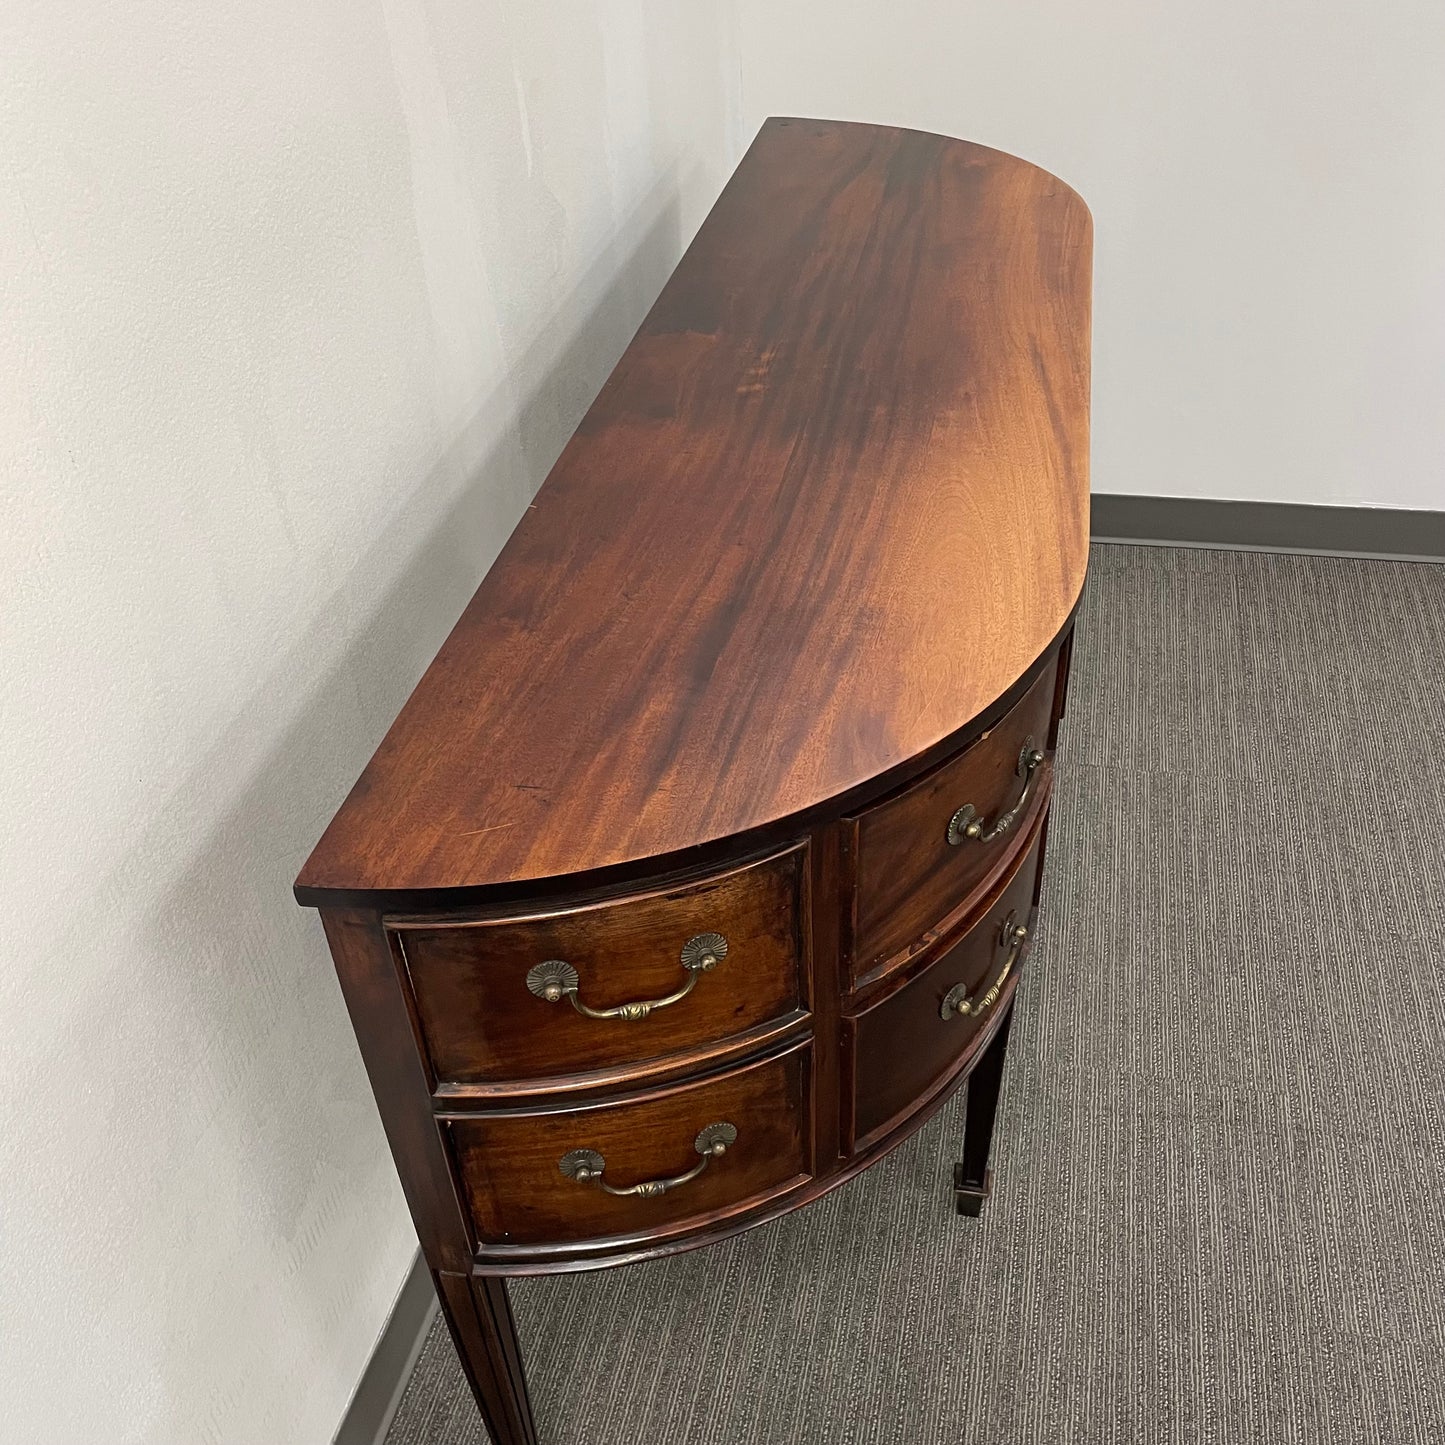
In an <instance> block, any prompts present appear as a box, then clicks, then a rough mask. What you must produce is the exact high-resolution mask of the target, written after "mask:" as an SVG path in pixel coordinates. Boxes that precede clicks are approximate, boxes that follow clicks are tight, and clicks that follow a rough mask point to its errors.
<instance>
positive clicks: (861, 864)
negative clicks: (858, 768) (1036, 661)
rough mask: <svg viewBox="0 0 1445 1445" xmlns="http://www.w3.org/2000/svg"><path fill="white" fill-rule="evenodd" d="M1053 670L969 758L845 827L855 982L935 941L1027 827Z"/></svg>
mask: <svg viewBox="0 0 1445 1445" xmlns="http://www.w3.org/2000/svg"><path fill="white" fill-rule="evenodd" d="M1057 666H1058V664H1057V661H1056V660H1055V661H1052V662H1051V663H1050V664H1049V666H1048V667H1046V668H1045V669H1044V672H1043V675H1042V676H1041V677H1040V678H1039V679H1038V681H1037V682H1035V683H1034V685H1033V686H1032V687H1031V688H1030V689H1029V691H1028V692H1027V693H1025V694H1024V696H1023V698H1021V699H1020V701H1019V702H1018V703H1017V704H1016V705H1015V706H1014V708H1013V709H1012V710H1011V711H1010V712H1009V713H1007V714H1006V715H1005V716H1004V717H1003V718H1002V719H1001V720H1000V721H999V723H998V724H997V725H996V726H995V727H994V728H993V729H992V730H991V731H989V732H987V733H985V734H984V735H983V736H982V737H981V738H979V739H978V740H977V741H976V742H975V743H974V744H973V745H972V746H971V747H970V748H968V749H967V751H965V752H963V753H961V754H959V756H957V757H955V758H953V759H952V760H950V761H949V762H946V763H944V764H943V765H942V766H941V767H938V768H936V769H934V771H933V772H931V773H929V774H928V775H927V776H926V777H924V778H923V779H921V780H920V781H919V782H917V783H914V784H913V785H912V786H911V787H909V788H907V789H905V790H904V791H903V792H901V793H898V794H896V795H895V796H894V797H892V798H889V799H888V800H887V801H885V802H882V803H878V804H877V805H875V806H874V807H872V808H869V809H868V810H867V811H866V812H864V813H860V814H859V815H858V816H857V817H856V818H854V819H853V820H852V822H853V824H854V828H855V834H854V850H855V853H854V856H855V863H854V876H855V878H856V880H857V881H856V888H857V894H856V914H855V925H854V941H853V952H852V974H851V976H852V979H853V981H854V983H858V982H860V981H862V980H864V979H867V978H869V977H871V976H873V975H876V974H879V973H881V972H883V971H885V970H886V969H888V968H889V967H891V966H894V965H896V964H897V963H900V962H902V961H904V960H906V959H907V958H908V957H910V956H912V955H913V954H915V953H918V952H919V951H921V950H922V949H924V948H926V947H928V946H929V945H930V944H931V943H932V942H934V941H935V940H936V939H937V938H938V937H939V935H940V934H941V933H942V932H943V931H944V929H945V927H946V926H947V921H949V920H951V919H952V918H954V917H956V916H957V914H958V912H959V910H960V909H963V908H964V907H965V906H967V905H968V904H969V903H970V902H971V900H970V897H969V895H970V894H971V893H972V892H973V891H974V890H975V889H976V888H977V887H978V886H979V885H980V884H982V883H984V882H985V881H986V880H987V878H988V875H989V874H990V873H991V872H992V871H993V870H994V869H995V868H996V867H997V866H998V865H999V864H1000V863H1002V862H1003V861H1004V860H1005V858H1006V857H1007V854H1008V852H1009V849H1010V847H1011V846H1012V845H1014V844H1015V843H1016V842H1017V839H1018V837H1019V835H1020V833H1021V832H1022V831H1023V830H1024V829H1025V828H1026V827H1027V826H1028V824H1029V823H1030V821H1031V819H1032V815H1033V812H1034V807H1035V805H1036V804H1037V802H1038V801H1039V795H1040V794H1041V793H1042V792H1043V791H1044V790H1045V789H1046V788H1047V786H1048V773H1049V768H1050V766H1051V765H1050V763H1049V760H1048V759H1047V757H1046V756H1045V751H1044V750H1045V749H1046V747H1047V746H1048V739H1049V726H1050V722H1051V719H1052V714H1053V703H1054V679H1055V673H1056V671H1057Z"/></svg>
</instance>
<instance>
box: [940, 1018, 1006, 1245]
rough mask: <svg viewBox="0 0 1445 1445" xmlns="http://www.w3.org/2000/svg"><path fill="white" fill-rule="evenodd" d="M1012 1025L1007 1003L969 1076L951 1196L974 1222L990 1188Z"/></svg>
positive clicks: (981, 1210) (962, 1212)
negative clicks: (992, 1150)
mask: <svg viewBox="0 0 1445 1445" xmlns="http://www.w3.org/2000/svg"><path fill="white" fill-rule="evenodd" d="M1012 1023H1013V1004H1012V1002H1010V1004H1009V1011H1008V1013H1006V1014H1005V1015H1004V1020H1003V1023H1001V1024H1000V1025H999V1030H998V1032H997V1033H996V1034H995V1035H994V1036H993V1038H991V1039H990V1040H989V1043H988V1047H987V1048H986V1049H985V1050H984V1051H983V1057H982V1058H980V1059H979V1061H978V1063H977V1064H975V1065H974V1068H973V1072H972V1073H971V1074H970V1075H969V1076H968V1099H967V1103H966V1104H965V1106H964V1107H965V1110H966V1117H965V1122H964V1126H963V1159H962V1160H961V1161H960V1162H959V1163H957V1164H955V1165H954V1166H953V1193H954V1199H955V1201H956V1203H957V1205H958V1212H959V1213H960V1214H968V1215H972V1216H973V1217H975V1218H977V1216H978V1215H979V1214H981V1213H982V1212H983V1201H984V1200H985V1199H987V1198H988V1195H989V1190H990V1189H991V1188H992V1187H993V1170H991V1169H990V1168H989V1167H988V1151H989V1146H990V1145H991V1144H992V1143H993V1119H994V1114H995V1113H996V1112H997V1111H998V1091H999V1086H1000V1085H1001V1084H1002V1083H1003V1063H1004V1055H1005V1054H1006V1053H1007V1052H1008V1031H1009V1026H1010V1025H1011V1024H1012Z"/></svg>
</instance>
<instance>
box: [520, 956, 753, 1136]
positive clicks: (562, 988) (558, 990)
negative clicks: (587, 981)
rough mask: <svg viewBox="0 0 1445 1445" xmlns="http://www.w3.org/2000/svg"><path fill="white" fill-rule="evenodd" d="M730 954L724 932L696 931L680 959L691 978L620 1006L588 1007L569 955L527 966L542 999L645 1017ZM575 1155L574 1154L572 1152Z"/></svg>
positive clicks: (609, 1015)
mask: <svg viewBox="0 0 1445 1445" xmlns="http://www.w3.org/2000/svg"><path fill="white" fill-rule="evenodd" d="M727 956H728V941H727V939H726V938H724V937H723V936H722V934H720V933H696V934H694V935H693V936H692V937H691V938H689V939H688V941H687V942H686V943H684V944H683V946H682V956H681V959H680V960H679V961H680V962H681V964H682V966H683V968H684V969H686V970H687V982H686V983H685V984H683V986H682V987H681V988H680V989H678V990H677V992H676V993H670V994H668V995H667V997H666V998H650V999H646V1000H644V1001H643V1002H641V1003H620V1004H618V1005H617V1007H616V1008H588V1007H587V1005H586V1004H585V1003H583V1002H582V1000H581V999H580V998H578V997H577V986H578V982H579V980H578V978H577V970H576V969H575V968H573V967H572V965H571V964H570V963H568V962H567V961H566V960H565V959H561V958H549V959H548V960H547V961H546V962H545V963H539V964H536V965H535V966H534V967H532V968H530V969H528V970H527V987H528V988H529V989H531V990H532V992H533V993H534V994H536V995H537V997H538V998H540V999H545V1000H546V1001H547V1002H548V1003H558V1002H560V1001H561V1000H562V999H564V998H565V999H568V1000H570V1001H571V1004H572V1007H573V1008H575V1009H576V1010H577V1012H578V1013H579V1014H583V1015H585V1016H586V1017H587V1018H589V1019H645V1018H646V1017H647V1016H648V1014H650V1013H652V1012H653V1011H654V1010H655V1009H660V1008H666V1007H667V1006H668V1004H671V1003H676V1002H677V1001H678V1000H679V999H684V998H686V997H687V996H688V994H690V993H691V992H692V990H693V988H694V986H695V985H696V983H697V980H698V977H699V975H701V974H704V973H711V972H712V970H713V969H715V968H716V967H717V966H718V964H720V963H721V962H722V961H723V959H725V958H726V957H727ZM568 1157H569V1158H570V1157H571V1156H570V1155H569V1156H568Z"/></svg>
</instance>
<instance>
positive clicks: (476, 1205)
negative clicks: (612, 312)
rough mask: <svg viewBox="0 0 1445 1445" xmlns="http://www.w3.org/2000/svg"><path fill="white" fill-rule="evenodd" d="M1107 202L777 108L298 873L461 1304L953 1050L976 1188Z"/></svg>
mask: <svg viewBox="0 0 1445 1445" xmlns="http://www.w3.org/2000/svg"><path fill="white" fill-rule="evenodd" d="M1090 250H1091V227H1090V220H1089V214H1088V211H1087V209H1086V208H1085V206H1084V204H1083V203H1082V202H1081V201H1080V200H1079V198H1078V196H1076V195H1075V194H1074V192H1073V191H1071V190H1070V189H1069V188H1068V187H1067V186H1066V185H1064V184H1063V183H1062V182H1061V181H1058V180H1056V179H1055V178H1054V177H1053V176H1051V175H1049V174H1047V173H1046V172H1044V171H1042V170H1039V169H1038V168H1037V167H1035V166H1032V165H1028V164H1026V163H1025V162H1023V161H1020V160H1016V159H1014V158H1012V157H1010V156H1007V155H1003V154H1001V153H1000V152H998V151H994V150H988V149H986V148H984V147H982V146H976V145H970V144H967V143H966V142H963V141H956V140H949V139H945V138H943V137H940V136H935V135H926V134H922V133H919V132H916V131H906V130H894V129H888V128H884V127H880V126H868V125H850V124H841V123H837V122H829V121H815V120H771V121H769V122H768V123H767V124H766V125H765V126H764V127H763V129H762V131H761V132H760V133H759V135H758V137H757V139H756V140H755V141H754V142H753V145H752V147H751V149H750V150H749V151H748V153H747V155H746V156H745V157H744V159H743V161H742V163H741V164H740V165H739V167H738V169H737V172H736V174H735V175H734V176H733V177H732V179H731V180H730V181H729V182H728V185H727V187H726V188H725V189H724V191H723V193H722V196H721V198H720V199H719V200H718V203H717V205H716V206H715V207H714V209H713V211H712V213H711V215H710V216H709V217H708V218H707V220H706V221H705V222H704V224H703V226H702V228H701V230H700V231H699V232H698V234H697V238H696V239H695V240H694V241H693V243H692V245H691V246H690V247H689V248H688V251H687V254H686V255H685V256H684V257H683V259H682V261H681V263H680V264H679V265H678V267H677V270H676V271H675V272H674V273H673V275H672V278H671V279H670V280H669V281H668V283H667V285H666V287H665V288H664V289H663V292H662V295H661V296H660V297H659V298H658V301H657V304H656V305H655V306H654V307H653V308H652V310H651V312H650V313H649V314H648V316H647V319H646V320H645V321H644V322H643V324H642V327H641V329H640V330H639V331H638V333H637V335H636V337H635V338H634V340H633V341H632V343H631V345H630V346H629V347H628V348H627V350H626V352H625V353H624V354H623V356H622V359H621V360H620V361H619V362H618V364H617V367H616V369H615V370H614V371H613V373H612V375H611V376H610V377H609V378H608V380H607V382H606V383H605V385H604V386H603V388H602V391H601V393H600V394H599V396H598V397H597V400H596V401H595V402H594V403H593V405H592V407H591V409H590V410H589V411H588V412H587V415H586V416H585V417H584V419H583V421H582V424H581V425H580V426H579V427H578V429H577V432H576V434H575V435H574V436H573V437H572V439H571V441H570V442H569V443H568V445H567V447H566V450H565V451H564V452H563V453H562V456H561V458H560V460H559V461H558V462H557V465H556V466H555V467H554V468H553V470H552V473H551V475H550V476H549V477H548V479H547V481H546V482H545V484H544V485H543V486H542V488H541V490H540V491H539V492H538V493H537V497H536V500H535V503H534V504H533V505H532V506H531V507H529V508H528V510H527V511H526V513H525V515H524V516H523V518H522V520H521V522H520V523H519V524H518V526H517V529H516V531H515V533H514V534H513V535H512V537H511V539H510V541H509V542H508V543H507V545H506V547H505V548H504V549H503V551H502V553H501V555H500V556H499V557H498V559H497V561H496V563H495V565H494V566H493V567H492V569H491V571H490V572H489V573H488V574H487V576H486V578H485V580H484V581H483V582H482V584H481V586H480V587H479V589H478V590H477V593H476V595H475V597H474V598H473V599H472V601H471V603H470V604H469V605H468V607H467V609H466V611H465V612H464V613H463V615H462V618H461V620H460V621H459V622H458V623H457V626H456V628H455V630H454V631H453V632H452V634H451V636H450V637H449V638H448V639H447V641H446V643H445V645H444V646H443V647H442V649H441V651H440V652H439V653H438V654H437V657H436V659H435V661H434V662H433V663H432V664H431V667H430V668H429V669H428V671H427V673H426V675H425V676H424V677H423V678H422V680H421V682H420V683H419V684H418V686H417V688H416V690H415V692H414V693H413V694H412V696H411V698H410V700H409V701H408V702H407V704H406V706H405V707H404V708H403V709H402V712H401V715H400V716H399V717H398V718H397V720H396V722H395V724H394V725H393V727H392V728H391V731H390V732H389V733H388V734H387V736H386V738H385V740H384V741H383V742H382V744H381V746H380V748H378V750H377V752H376V755H375V757H373V758H372V760H371V762H370V763H369V764H368V765H367V767H366V770H365V771H364V772H363V773H362V775H361V778H360V780H359V781H358V782H357V784H356V786H355V788H354V789H353V790H352V792H351V795H350V796H349V797H348V798H347V800H346V801H345V803H344V804H343V805H342V807H341V810H340V811H339V812H338V813H337V815H336V817H335V819H334V820H333V822H332V823H331V825H330V827H329V828H327V830H326V832H325V834H324V836H323V837H322V839H321V841H320V842H319V843H318V844H317V846H316V850H315V852H313V854H312V855H311V857H310V859H309V860H308V861H307V863H306V865H305V867H304V868H303V869H302V871H301V875H300V877H299V878H298V879H297V882H296V896H297V898H298V899H299V900H300V901H301V902H302V903H304V904H309V905H313V906H315V907H317V908H319V909H320V910H321V916H322V922H323V923H324V925H325V929H326V935H327V938H328V940H329V942H330V945H331V951H332V955H333V957H334V959H335V963H336V969H337V973H338V975H339V977H340V980H341V986H342V989H343V991H344V993H345V997H346V1002H347V1007H348V1008H349V1010H350V1013H351V1019H352V1022H353V1025H354V1026H355V1030H356V1036H357V1039H358V1042H359V1043H360V1046H361V1052H362V1055H363V1058H364V1059H365V1063H366V1068H367V1071H368V1074H369V1076H370V1079H371V1083H372V1087H373V1089H374V1091H375V1094H376V1101H377V1106H378V1108H379V1109H380V1111H381V1117H382V1121H383V1123H384V1125H385V1128H386V1133H387V1137H388V1139H389V1141H390V1144H391V1148H392V1152H393V1154H394V1155H395V1158H396V1165H397V1169H398V1171H399V1172H400V1175H401V1181H402V1184H403V1187H404V1189H405V1191H406V1197H407V1201H408V1203H409V1204H410V1207H411V1212H412V1215H413V1218H414V1219H415V1221H416V1228H417V1233H418V1235H419V1237H420V1240H421V1245H422V1248H423V1250H424V1252H425V1254H426V1258H427V1261H428V1263H429V1264H430V1267H431V1270H432V1272H433V1277H434V1279H435V1282H436V1287H437V1293H438V1295H439V1297H440V1300H441V1303H442V1307H443V1309H444V1311H445V1314H446V1318H447V1321H448V1323H449V1325H450V1327H451V1331H452V1336H453V1338H454V1340H455V1341H456V1345H457V1349H458V1352H459V1354H460V1355H461V1358H462V1361H463V1364H464V1366H465V1368H466V1371H467V1375H468V1378H469V1380H470V1382H471V1385H472V1388H473V1390H474V1392H475V1394H476V1397H477V1401H478V1404H479V1406H480V1408H481V1411H482V1414H483V1415H484V1417H485V1419H486V1422H487V1426H488V1428H489V1429H490V1431H491V1433H492V1437H493V1439H494V1440H495V1441H497V1442H498V1445H523V1442H532V1441H535V1439H536V1434H535V1429H534V1426H533V1423H532V1415H531V1409H530V1405H529V1402H528V1398H527V1390H526V1385H525V1382H524V1377H523V1368H522V1360H521V1355H520V1352H519V1349H518V1345H517V1339H516V1334H515V1330H514V1328H513V1324H512V1316H511V1311H510V1308H509V1305H508V1302H507V1295H506V1277H507V1276H508V1275H516V1274H531V1273H541V1272H547V1271H556V1270H576V1269H591V1268H596V1267H599V1266H603V1265H613V1264H623V1263H626V1262H628V1261H632V1260H639V1259H645V1258H649V1257H651V1256H655V1255H659V1254H665V1253H668V1252H670V1251H673V1250H679V1249H687V1248H691V1247H693V1246H696V1245H700V1244H705V1243H708V1242H709V1241H712V1240H716V1239H720V1238H722V1237H724V1236H726V1235H729V1234H732V1233H734V1232H736V1231H738V1230H740V1229H744V1228H747V1227H748V1226H750V1225H754V1224H758V1223H761V1222H762V1221H764V1220H767V1219H771V1218H774V1217H775V1216H777V1215H779V1214H781V1213H783V1212H784V1211H786V1210H790V1209H795V1208H797V1207H798V1206H800V1205H803V1204H806V1203H808V1202H809V1201H810V1200H812V1199H816V1198H817V1197H818V1196H819V1195H820V1194H822V1193H824V1192H825V1191H826V1190H829V1189H831V1188H833V1187H834V1186H835V1185H837V1184H839V1183H841V1182H842V1181H844V1180H845V1179H847V1178H849V1177H850V1176H851V1175H853V1174H855V1173H857V1172H858V1171H859V1170H860V1169H864V1168H866V1167H867V1166H868V1165H869V1164H871V1163H872V1162H873V1161H874V1160H876V1159H878V1158H879V1157H880V1156H881V1155H882V1154H884V1153H886V1152H887V1151H888V1150H889V1149H891V1148H892V1147H893V1146H894V1145H896V1144H898V1143H899V1142H900V1141H901V1140H903V1139H904V1138H906V1137H907V1136H908V1135H909V1134H910V1133H911V1132H912V1131H914V1130H915V1129H917V1128H918V1127H919V1126H920V1125H921V1124H922V1123H923V1122H924V1121H925V1120H927V1119H928V1118H929V1117H930V1116H931V1115H932V1114H933V1113H934V1112H935V1111H936V1110H937V1109H938V1108H939V1107H940V1106H941V1105H942V1103H943V1102H944V1101H945V1100H946V1099H947V1098H948V1096H949V1095H950V1094H951V1093H952V1092H953V1091H954V1090H955V1089H956V1088H957V1087H958V1086H959V1085H960V1084H962V1083H963V1082H964V1081H965V1079H967V1080H969V1088H968V1098H967V1112H966V1124H965V1138H964V1140H963V1148H962V1154H963V1157H962V1160H961V1162H959V1163H958V1164H957V1165H956V1166H955V1168H954V1174H953V1188H954V1196H955V1198H956V1200H957V1204H958V1207H959V1209H960V1211H961V1212H963V1213H977V1212H978V1209H979V1207H980V1205H981V1204H982V1201H983V1199H984V1197H985V1196H986V1194H987V1192H988V1188H989V1174H988V1170H987V1159H988V1151H989V1137H990V1134H991V1132H992V1127H993V1115H994V1105H995V1100H996V1098H997V1094H998V1086H999V1078H1000V1074H1001V1070H1002V1065H1003V1051H1004V1046H1005V1043H1006V1040H1007V1035H1008V1027H1009V1019H1010V1015H1011V1008H1012V1003H1013V997H1014V990H1015V989H1016V987H1017V985H1018V980H1019V977H1020V975H1021V973H1022V971H1023V969H1024V967H1025V965H1026V960H1027V956H1028V949H1029V941H1030V937H1031V935H1032V933H1033V930H1034V920H1035V913H1036V910H1037V908H1038V906H1039V898H1040V886H1041V869H1042V866H1043V853H1044V840H1045V832H1046V825H1047V820H1048V807H1049V795H1050V784H1051V781H1052V768H1053V762H1052V759H1053V752H1054V747H1055V744H1056V742H1057V738H1058V731H1059V722H1060V718H1061V716H1062V714H1063V707H1064V693H1065V686H1066V682H1067V679H1068V665H1069V651H1070V641H1071V635H1072V634H1071V627H1072V622H1073V616H1074V611H1075V607H1076V605H1077V602H1078V598H1079V592H1080V588H1081V587H1082V584H1083V579H1084V570H1085V565H1086V558H1087V544H1088V466H1087V457H1088V376H1089V267H1090Z"/></svg>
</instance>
